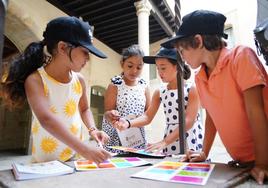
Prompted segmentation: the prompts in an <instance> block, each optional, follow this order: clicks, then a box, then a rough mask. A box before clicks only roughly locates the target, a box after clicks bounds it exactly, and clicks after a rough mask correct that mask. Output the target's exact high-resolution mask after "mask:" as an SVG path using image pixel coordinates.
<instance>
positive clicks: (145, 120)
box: [113, 89, 160, 130]
mask: <svg viewBox="0 0 268 188" xmlns="http://www.w3.org/2000/svg"><path fill="white" fill-rule="evenodd" d="M159 105H160V91H159V89H158V90H156V91H155V92H154V94H153V97H152V102H151V104H150V105H149V107H148V109H147V110H146V111H145V112H144V114H142V115H141V116H139V117H137V118H135V119H132V120H129V123H130V125H131V127H143V126H145V125H148V124H149V123H150V122H151V121H152V119H153V118H154V116H155V114H156V112H157V110H158V108H159ZM113 126H114V127H115V128H117V129H118V130H125V129H127V128H128V126H129V124H128V122H127V121H126V120H125V119H124V118H120V119H119V120H118V121H115V123H114V124H113Z"/></svg>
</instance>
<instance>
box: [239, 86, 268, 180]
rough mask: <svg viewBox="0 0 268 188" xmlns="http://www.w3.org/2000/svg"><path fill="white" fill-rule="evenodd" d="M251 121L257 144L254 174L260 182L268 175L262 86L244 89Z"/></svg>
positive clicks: (267, 124)
mask: <svg viewBox="0 0 268 188" xmlns="http://www.w3.org/2000/svg"><path fill="white" fill-rule="evenodd" d="M243 94H244V101H245V105H246V110H247V115H248V119H249V123H250V125H251V129H252V135H253V140H254V146H255V154H256V159H255V167H254V168H253V170H252V172H251V173H252V175H253V177H254V178H255V179H256V181H257V182H258V183H259V184H262V182H263V181H264V178H265V176H266V178H267V177H268V121H267V117H266V115H265V111H264V103H263V96H262V86H260V85H259V86H255V87H252V88H249V89H247V90H246V91H244V93H243Z"/></svg>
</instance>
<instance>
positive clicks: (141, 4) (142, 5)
mask: <svg viewBox="0 0 268 188" xmlns="http://www.w3.org/2000/svg"><path fill="white" fill-rule="evenodd" d="M134 5H135V7H136V10H137V16H138V43H139V45H140V47H141V48H142V49H143V51H144V54H145V55H149V52H150V47H149V15H150V11H151V8H152V6H151V4H150V2H149V1H148V0H141V1H137V2H135V3H134ZM149 74H150V69H149V65H148V64H145V65H144V67H143V72H142V77H143V79H145V80H146V81H147V83H149V80H150V75H149Z"/></svg>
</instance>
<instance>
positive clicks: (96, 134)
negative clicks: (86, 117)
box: [90, 130, 110, 144]
mask: <svg viewBox="0 0 268 188" xmlns="http://www.w3.org/2000/svg"><path fill="white" fill-rule="evenodd" d="M90 136H92V138H93V139H94V140H96V142H97V143H102V144H106V143H107V142H108V140H109V139H110V137H109V136H108V135H107V134H106V133H105V132H103V131H99V130H95V131H92V132H91V135H90Z"/></svg>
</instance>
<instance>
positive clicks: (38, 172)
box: [12, 160, 74, 180]
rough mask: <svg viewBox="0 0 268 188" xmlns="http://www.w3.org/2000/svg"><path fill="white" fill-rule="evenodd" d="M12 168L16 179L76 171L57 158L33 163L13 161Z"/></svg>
mask: <svg viewBox="0 0 268 188" xmlns="http://www.w3.org/2000/svg"><path fill="white" fill-rule="evenodd" d="M12 169H13V173H14V175H15V179H16V180H28V179H36V178H44V177H50V176H58V175H64V174H71V173H74V168H72V167H70V166H68V165H65V164H64V163H62V162H60V161H56V160H55V161H49V162H43V163H32V164H22V163H13V164H12Z"/></svg>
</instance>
